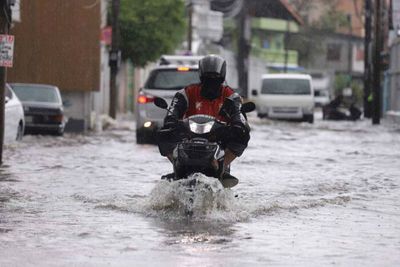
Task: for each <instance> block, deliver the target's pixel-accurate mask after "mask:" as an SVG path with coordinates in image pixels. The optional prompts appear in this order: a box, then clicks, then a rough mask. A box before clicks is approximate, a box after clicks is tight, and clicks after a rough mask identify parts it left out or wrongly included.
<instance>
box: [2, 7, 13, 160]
mask: <svg viewBox="0 0 400 267" xmlns="http://www.w3.org/2000/svg"><path fill="white" fill-rule="evenodd" d="M10 23H11V8H10V3H9V1H7V0H0V34H8V32H9V29H10ZM6 75H7V69H6V68H5V67H0V165H1V164H2V162H3V143H4V119H5V86H6Z"/></svg>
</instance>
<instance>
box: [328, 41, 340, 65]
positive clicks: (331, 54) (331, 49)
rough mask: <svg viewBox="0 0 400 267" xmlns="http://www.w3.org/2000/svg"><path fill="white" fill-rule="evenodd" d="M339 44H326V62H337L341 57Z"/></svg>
mask: <svg viewBox="0 0 400 267" xmlns="http://www.w3.org/2000/svg"><path fill="white" fill-rule="evenodd" d="M341 50H342V45H341V44H328V48H327V54H326V57H327V60H328V61H339V60H340V57H341Z"/></svg>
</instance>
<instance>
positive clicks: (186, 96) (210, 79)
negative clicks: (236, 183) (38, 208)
mask: <svg viewBox="0 0 400 267" xmlns="http://www.w3.org/2000/svg"><path fill="white" fill-rule="evenodd" d="M199 76H200V83H199V84H192V85H189V86H187V87H185V88H183V89H182V90H180V91H178V92H177V93H176V94H175V96H174V98H173V99H172V102H171V105H170V107H169V112H168V114H167V116H166V117H165V119H164V127H163V128H164V129H176V127H177V123H178V120H181V119H183V118H187V117H189V116H192V115H197V114H204V115H210V116H213V117H215V118H217V119H218V120H221V121H225V122H227V123H228V125H229V127H230V130H229V136H228V137H227V140H226V143H225V144H223V147H224V150H225V156H224V162H223V164H218V162H217V161H215V162H213V167H214V168H215V170H216V173H217V175H218V177H219V178H223V177H225V176H224V174H225V170H226V169H227V168H228V166H229V165H230V163H231V162H232V161H233V160H234V159H235V158H236V157H239V156H241V155H242V153H243V151H244V150H245V148H246V147H247V144H248V141H249V139H250V135H249V132H250V128H249V125H248V123H247V121H246V119H245V118H244V116H243V114H242V113H241V112H240V108H241V105H242V100H241V97H240V96H239V95H238V94H237V93H235V92H234V91H233V90H232V89H231V88H230V87H229V86H227V85H224V84H223V83H224V81H225V76H226V61H225V60H224V59H223V58H222V57H220V56H217V55H208V56H205V57H204V58H202V59H201V60H200V61H199ZM221 110H222V111H221ZM160 139H162V138H160ZM172 139H173V138H169V140H165V138H164V140H159V142H158V143H159V149H160V153H161V155H163V156H166V157H168V159H169V160H170V161H171V162H173V158H172V152H173V150H174V148H175V146H176V143H177V142H178V141H179V140H176V139H175V140H172ZM169 175H173V174H169ZM167 176H168V175H167Z"/></svg>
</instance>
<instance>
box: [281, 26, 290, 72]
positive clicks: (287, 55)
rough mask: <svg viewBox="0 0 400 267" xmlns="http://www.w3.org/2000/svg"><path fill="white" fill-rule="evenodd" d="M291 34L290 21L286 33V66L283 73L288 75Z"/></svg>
mask: <svg viewBox="0 0 400 267" xmlns="http://www.w3.org/2000/svg"><path fill="white" fill-rule="evenodd" d="M289 32H290V21H289V19H288V20H286V32H285V63H284V64H285V65H284V69H283V72H284V73H287V70H288V61H289V44H288V42H289Z"/></svg>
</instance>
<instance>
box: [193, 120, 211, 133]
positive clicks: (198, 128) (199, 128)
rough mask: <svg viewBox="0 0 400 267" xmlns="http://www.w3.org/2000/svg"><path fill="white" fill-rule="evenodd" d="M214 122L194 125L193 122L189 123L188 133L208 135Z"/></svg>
mask: <svg viewBox="0 0 400 267" xmlns="http://www.w3.org/2000/svg"><path fill="white" fill-rule="evenodd" d="M213 125H214V122H213V121H209V122H206V123H196V122H194V121H189V128H190V131H192V132H193V133H196V134H205V133H209V132H210V131H211V128H212V127H213Z"/></svg>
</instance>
